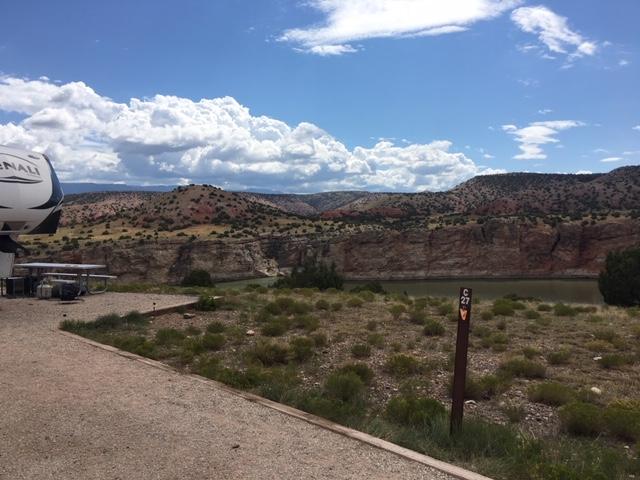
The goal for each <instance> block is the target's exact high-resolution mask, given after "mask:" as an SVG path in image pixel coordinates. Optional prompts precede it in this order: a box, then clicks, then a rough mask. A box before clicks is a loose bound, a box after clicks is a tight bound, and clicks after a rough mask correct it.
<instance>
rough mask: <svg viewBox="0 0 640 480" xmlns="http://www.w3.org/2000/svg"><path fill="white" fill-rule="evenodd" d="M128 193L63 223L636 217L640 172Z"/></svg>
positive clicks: (75, 204) (82, 207) (85, 199)
mask: <svg viewBox="0 0 640 480" xmlns="http://www.w3.org/2000/svg"><path fill="white" fill-rule="evenodd" d="M92 185H94V186H97V184H92ZM111 187H113V188H119V187H121V185H111ZM122 187H124V186H122ZM131 188H132V190H128V191H122V192H102V193H82V194H75V195H74V194H71V195H68V196H67V208H66V213H65V216H66V217H67V218H68V219H69V218H71V217H73V221H74V223H78V222H80V223H83V222H85V221H90V222H91V221H96V220H99V219H103V218H105V216H117V215H120V214H121V215H126V216H127V217H131V218H132V219H133V218H135V219H136V222H135V223H138V224H139V223H141V220H140V219H142V218H145V219H147V221H146V222H144V223H151V224H154V223H157V222H158V221H159V219H160V218H161V219H162V222H163V223H165V224H174V225H181V224H190V223H197V224H201V223H210V222H215V221H220V222H222V221H234V220H247V219H250V218H251V217H254V216H256V215H260V214H264V213H267V212H268V213H269V214H270V215H281V216H284V217H289V216H301V217H309V218H312V217H321V218H324V219H339V218H342V219H350V218H351V219H383V218H391V219H393V218H395V219H401V218H413V217H416V218H419V217H424V218H427V217H432V216H434V215H475V216H504V215H529V214H537V215H574V214H586V213H590V212H603V211H619V210H640V166H629V167H621V168H618V169H615V170H612V171H611V172H609V173H597V174H540V173H506V174H498V175H484V176H478V177H474V178H472V179H470V180H468V181H466V182H464V183H461V184H460V185H458V186H456V187H455V188H453V189H451V190H449V191H447V192H423V193H376V192H363V191H344V192H323V193H315V194H271V193H252V192H227V191H224V190H221V189H219V188H216V187H211V186H206V185H193V186H188V187H177V188H175V189H173V190H171V191H169V188H170V187H163V188H165V191H160V192H157V191H136V190H133V188H135V187H131ZM144 188H145V189H152V188H155V187H144ZM66 191H67V192H69V190H66ZM90 219H92V220H90Z"/></svg>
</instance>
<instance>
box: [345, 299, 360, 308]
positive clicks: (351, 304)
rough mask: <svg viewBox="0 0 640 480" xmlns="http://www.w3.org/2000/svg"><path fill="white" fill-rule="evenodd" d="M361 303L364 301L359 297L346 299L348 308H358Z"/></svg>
mask: <svg viewBox="0 0 640 480" xmlns="http://www.w3.org/2000/svg"><path fill="white" fill-rule="evenodd" d="M362 305H364V302H363V301H362V299H361V298H358V297H351V298H350V299H349V300H347V307H349V308H360V307H361V306H362Z"/></svg>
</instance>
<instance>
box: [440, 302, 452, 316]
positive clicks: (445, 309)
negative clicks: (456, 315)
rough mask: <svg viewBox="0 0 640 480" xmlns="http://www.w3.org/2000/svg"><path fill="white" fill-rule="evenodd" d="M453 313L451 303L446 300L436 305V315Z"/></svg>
mask: <svg viewBox="0 0 640 480" xmlns="http://www.w3.org/2000/svg"><path fill="white" fill-rule="evenodd" d="M452 313H453V304H451V303H449V302H446V303H443V304H441V305H439V306H438V315H441V316H443V317H444V316H447V315H451V314H452Z"/></svg>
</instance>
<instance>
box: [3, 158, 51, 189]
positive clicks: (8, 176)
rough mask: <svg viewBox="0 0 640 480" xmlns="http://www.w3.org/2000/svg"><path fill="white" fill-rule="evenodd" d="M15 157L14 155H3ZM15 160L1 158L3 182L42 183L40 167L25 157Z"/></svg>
mask: <svg viewBox="0 0 640 480" xmlns="http://www.w3.org/2000/svg"><path fill="white" fill-rule="evenodd" d="M3 156H4V157H5V158H6V157H14V156H13V155H3ZM14 158H17V161H15V160H4V159H0V182H1V183H41V182H42V175H41V174H40V169H39V168H38V167H37V166H36V165H35V164H33V163H32V162H30V161H29V160H26V159H23V158H18V157H14Z"/></svg>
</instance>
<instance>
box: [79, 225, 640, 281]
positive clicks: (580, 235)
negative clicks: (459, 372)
mask: <svg viewBox="0 0 640 480" xmlns="http://www.w3.org/2000/svg"><path fill="white" fill-rule="evenodd" d="M633 246H640V220H637V219H635V220H633V219H619V220H615V221H614V220H611V221H602V222H598V223H595V224H593V225H591V224H582V223H578V222H575V223H561V224H559V225H558V226H556V227H552V226H549V225H546V224H543V223H540V222H539V223H537V224H534V223H531V222H523V221H518V220H515V219H513V220H506V219H493V220H489V221H487V222H485V223H483V224H469V225H461V226H452V227H447V228H441V229H434V230H407V231H392V230H387V231H380V232H375V231H369V232H364V233H360V234H355V235H351V236H344V237H332V238H328V237H327V238H322V237H314V236H288V237H284V236H282V237H261V238H256V239H252V240H233V239H229V240H207V241H199V240H196V241H185V240H183V241H162V240H160V241H159V243H155V242H152V241H149V242H147V243H144V244H141V245H135V246H131V247H127V248H125V247H124V246H122V245H120V244H117V243H116V244H106V245H100V246H97V247H91V248H88V249H83V251H82V252H81V256H82V258H81V259H78V258H76V259H75V260H76V261H78V260H82V261H84V262H99V263H105V264H107V265H109V270H110V272H111V273H113V274H115V275H118V276H119V277H120V278H121V280H123V281H145V282H154V283H156V282H157V283H160V282H169V283H175V282H179V281H180V280H181V279H182V278H183V277H184V275H185V274H186V273H187V272H188V271H190V270H192V269H196V268H201V269H205V270H207V271H209V272H210V273H211V275H212V277H213V279H214V280H217V281H220V280H233V279H243V278H253V277H261V276H272V275H277V274H278V273H279V272H281V271H286V270H288V269H290V268H292V267H293V266H295V265H296V264H298V263H299V262H300V260H301V259H303V258H305V257H306V256H309V255H312V256H315V257H317V258H319V259H321V260H323V261H327V262H335V263H336V266H337V268H338V270H339V271H340V272H342V273H343V274H344V275H345V277H346V278H348V279H424V278H433V277H452V276H468V277H483V278H491V277H494V278H498V277H518V278H523V277H529V278H544V277H556V278H560V277H595V276H596V275H597V274H598V273H599V272H600V270H601V269H602V267H603V265H604V260H605V258H606V255H607V253H608V252H609V251H612V250H619V249H623V248H628V247H633Z"/></svg>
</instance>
